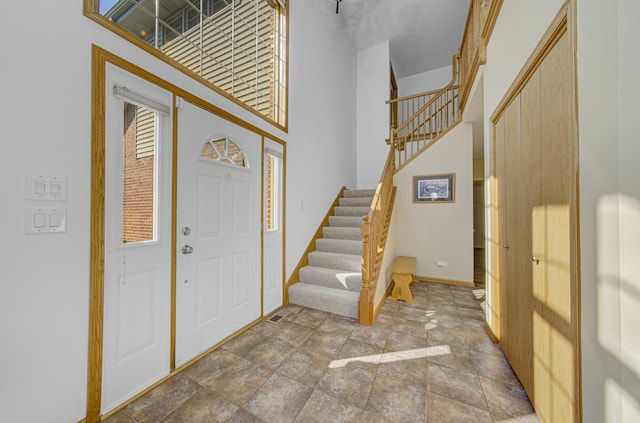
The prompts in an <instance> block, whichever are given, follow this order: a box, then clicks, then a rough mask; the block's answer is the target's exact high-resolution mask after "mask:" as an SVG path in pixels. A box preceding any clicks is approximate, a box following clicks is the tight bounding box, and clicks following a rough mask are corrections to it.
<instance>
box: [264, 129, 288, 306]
mask: <svg viewBox="0 0 640 423" xmlns="http://www.w3.org/2000/svg"><path fill="white" fill-rule="evenodd" d="M283 150H284V148H283V146H282V144H279V143H277V142H275V141H272V140H269V139H267V138H265V140H264V156H263V157H264V159H263V162H264V178H263V181H264V188H263V193H264V201H263V204H264V211H263V234H264V237H263V242H264V246H263V255H264V257H263V260H264V261H263V262H264V268H263V269H264V270H263V272H264V273H263V298H264V306H263V307H264V314H268V313H270V312H271V311H273V310H275V309H276V308H278V307H280V306H281V305H282V294H283V289H284V281H283V273H282V265H283V263H282V232H283V231H282V225H283V219H282V217H283V216H282V215H283V213H282V212H283V173H284V157H283Z"/></svg>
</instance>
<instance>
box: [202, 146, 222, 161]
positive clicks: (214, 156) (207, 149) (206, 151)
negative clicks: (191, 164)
mask: <svg viewBox="0 0 640 423" xmlns="http://www.w3.org/2000/svg"><path fill="white" fill-rule="evenodd" d="M201 156H202V157H204V158H205V159H211V160H220V156H219V155H218V153H217V152H216V150H214V149H213V147H212V146H211V144H209V143H206V144H205V145H204V148H203V149H202V154H201Z"/></svg>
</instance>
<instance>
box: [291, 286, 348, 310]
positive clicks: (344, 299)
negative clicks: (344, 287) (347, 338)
mask: <svg viewBox="0 0 640 423" xmlns="http://www.w3.org/2000/svg"><path fill="white" fill-rule="evenodd" d="M358 295H359V294H358V293H356V292H351V291H340V290H337V289H328V288H321V287H316V286H313V285H307V284H305V283H297V284H295V285H292V286H291V287H290V288H289V302H290V303H292V304H298V305H301V306H304V307H309V308H313V309H316V310H323V311H327V312H329V313H335V314H340V315H342V316H347V317H352V318H358Z"/></svg>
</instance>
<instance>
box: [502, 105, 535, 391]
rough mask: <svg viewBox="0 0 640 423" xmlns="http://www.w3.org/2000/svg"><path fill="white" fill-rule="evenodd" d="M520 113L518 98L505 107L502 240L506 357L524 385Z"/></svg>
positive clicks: (526, 315)
mask: <svg viewBox="0 0 640 423" xmlns="http://www.w3.org/2000/svg"><path fill="white" fill-rule="evenodd" d="M521 117H522V112H521V102H520V96H516V98H514V100H513V101H512V102H511V104H510V105H509V106H508V107H507V109H506V110H505V114H504V117H503V118H504V119H505V131H504V133H505V158H506V161H505V176H506V177H505V179H506V186H505V200H506V204H505V211H506V213H505V215H506V216H505V238H506V244H507V248H505V250H506V278H505V280H504V282H505V284H504V287H505V292H506V309H507V314H506V316H505V326H506V334H507V342H506V345H503V346H504V350H505V354H506V356H507V358H508V359H509V362H510V363H511V366H512V367H513V370H514V371H515V373H516V375H518V378H519V379H520V380H521V381H522V383H523V385H525V389H526V388H527V386H526V384H527V383H528V381H529V380H531V364H530V363H531V353H530V351H531V349H532V345H531V343H532V340H531V316H530V313H531V301H530V298H531V288H530V285H531V284H530V280H527V278H526V273H527V266H528V263H527V262H526V261H523V260H522V257H524V256H525V255H526V254H527V244H528V240H527V232H526V231H523V228H525V227H526V225H527V217H526V215H527V204H526V203H525V199H526V191H527V188H526V186H527V184H528V183H529V179H528V178H527V175H524V174H523V166H524V164H525V161H524V160H523V155H522V137H521V133H522V119H521Z"/></svg>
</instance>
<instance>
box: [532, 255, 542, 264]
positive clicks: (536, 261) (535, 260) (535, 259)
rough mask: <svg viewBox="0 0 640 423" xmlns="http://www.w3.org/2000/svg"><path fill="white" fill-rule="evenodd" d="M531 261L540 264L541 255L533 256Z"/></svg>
mask: <svg viewBox="0 0 640 423" xmlns="http://www.w3.org/2000/svg"><path fill="white" fill-rule="evenodd" d="M531 261H532V262H534V263H535V264H540V257H536V256H531Z"/></svg>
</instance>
